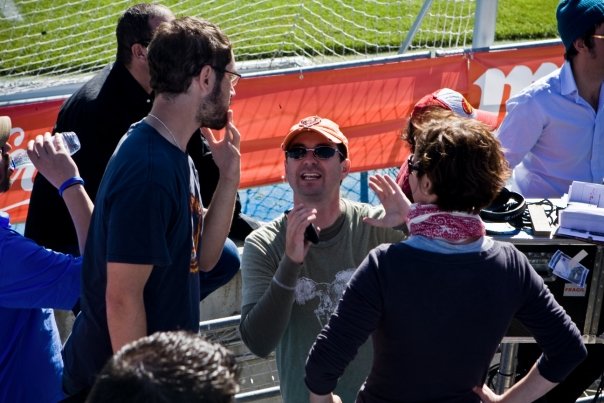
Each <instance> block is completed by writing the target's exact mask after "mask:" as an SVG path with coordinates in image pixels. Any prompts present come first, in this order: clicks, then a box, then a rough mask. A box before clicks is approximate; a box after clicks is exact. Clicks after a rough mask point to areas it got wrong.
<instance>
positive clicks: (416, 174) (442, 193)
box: [408, 111, 509, 214]
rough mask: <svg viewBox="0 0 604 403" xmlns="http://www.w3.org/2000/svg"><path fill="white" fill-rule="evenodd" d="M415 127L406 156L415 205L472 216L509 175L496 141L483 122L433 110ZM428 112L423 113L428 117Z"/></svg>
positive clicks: (493, 196)
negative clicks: (433, 114) (412, 147)
mask: <svg viewBox="0 0 604 403" xmlns="http://www.w3.org/2000/svg"><path fill="white" fill-rule="evenodd" d="M437 113H438V114H439V118H437V119H430V120H428V121H426V123H425V124H423V125H422V126H420V127H418V130H417V131H416V137H415V152H414V153H413V154H411V155H410V156H409V160H408V165H409V172H410V175H409V186H410V189H411V192H412V194H413V200H414V201H415V202H416V203H433V204H436V205H437V206H438V207H439V208H440V209H441V210H444V211H462V212H466V213H470V214H478V213H479V212H480V210H481V209H482V208H484V207H486V206H488V205H489V204H490V203H491V202H492V201H493V199H494V198H495V197H496V196H497V194H498V193H499V192H500V191H501V189H502V188H503V186H504V185H505V182H506V180H507V178H508V176H509V168H508V164H507V161H506V159H505V157H504V155H503V151H502V150H501V146H500V144H499V141H498V140H497V139H496V138H495V136H494V135H493V134H492V132H491V130H490V129H489V127H488V126H486V125H485V124H483V123H481V122H479V121H477V120H474V119H467V118H462V117H459V116H456V115H455V114H454V113H452V112H448V114H449V115H448V116H447V115H446V114H443V113H442V112H440V111H439V112H437ZM430 114H431V112H428V116H429V115H430Z"/></svg>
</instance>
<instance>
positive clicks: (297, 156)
mask: <svg viewBox="0 0 604 403" xmlns="http://www.w3.org/2000/svg"><path fill="white" fill-rule="evenodd" d="M309 151H312V155H314V157H315V158H316V159H319V160H328V159H330V158H331V157H333V156H334V155H336V153H338V154H340V155H341V156H342V157H344V155H343V154H342V153H341V152H340V150H338V149H337V148H333V147H329V146H317V147H315V148H306V147H298V146H296V147H292V148H290V149H289V150H287V151H285V155H286V156H287V157H289V158H291V159H294V160H301V159H302V158H304V157H305V156H306V153H307V152H309Z"/></svg>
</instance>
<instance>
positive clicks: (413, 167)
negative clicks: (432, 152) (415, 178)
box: [407, 154, 424, 174]
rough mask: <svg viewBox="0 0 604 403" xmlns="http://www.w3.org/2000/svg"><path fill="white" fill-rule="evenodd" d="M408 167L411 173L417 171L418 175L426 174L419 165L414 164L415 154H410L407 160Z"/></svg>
mask: <svg viewBox="0 0 604 403" xmlns="http://www.w3.org/2000/svg"><path fill="white" fill-rule="evenodd" d="M407 166H408V167H409V173H411V172H413V171H416V172H417V173H418V174H421V173H423V172H424V170H423V168H422V167H421V165H419V163H414V162H413V154H409V158H407Z"/></svg>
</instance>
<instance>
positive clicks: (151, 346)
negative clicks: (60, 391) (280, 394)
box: [87, 331, 239, 403]
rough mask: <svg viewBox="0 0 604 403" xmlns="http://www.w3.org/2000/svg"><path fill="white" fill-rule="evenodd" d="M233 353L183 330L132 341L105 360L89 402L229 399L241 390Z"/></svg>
mask: <svg viewBox="0 0 604 403" xmlns="http://www.w3.org/2000/svg"><path fill="white" fill-rule="evenodd" d="M237 377H238V368H237V363H236V360H235V357H234V356H233V354H232V353H231V352H230V351H229V350H227V349H226V348H224V347H223V346H221V345H220V344H216V343H211V342H208V341H206V340H204V339H203V338H202V337H201V336H200V335H198V334H196V333H191V332H185V331H172V332H158V333H154V334H152V335H151V336H147V337H143V338H141V339H139V340H137V341H134V342H131V343H129V344H127V345H126V346H124V347H123V348H122V349H120V350H119V351H118V352H117V353H116V354H115V355H114V356H113V358H112V359H111V360H110V361H109V362H108V363H107V364H106V365H105V367H104V368H103V370H102V371H101V373H100V374H99V375H98V377H97V380H96V382H95V384H94V386H93V388H92V391H91V392H90V395H89V396H88V400H87V402H88V403H105V402H106V403H109V402H111V403H114V402H117V403H126V402H128V403H137V402H140V403H143V402H151V403H159V402H162V403H163V402H166V403H167V402H199V403H202V402H205V403H209V402H211V403H231V402H233V401H234V396H235V394H236V393H237V391H238V388H239V387H238V384H237Z"/></svg>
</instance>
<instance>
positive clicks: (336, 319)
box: [305, 251, 383, 395]
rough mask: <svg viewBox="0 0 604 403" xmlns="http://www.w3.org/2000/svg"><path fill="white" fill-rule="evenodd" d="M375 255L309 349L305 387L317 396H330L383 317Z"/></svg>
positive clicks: (364, 264) (358, 273)
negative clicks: (328, 394)
mask: <svg viewBox="0 0 604 403" xmlns="http://www.w3.org/2000/svg"><path fill="white" fill-rule="evenodd" d="M380 283H381V282H380V279H379V273H378V270H377V258H376V255H375V251H372V252H370V253H369V256H367V258H365V260H364V261H363V262H362V263H361V265H360V266H359V268H358V269H357V270H356V272H355V273H354V275H353V277H352V278H351V279H350V283H349V284H348V286H347V287H346V290H345V291H344V295H343V296H342V299H341V300H340V303H339V304H338V307H337V309H336V311H335V312H334V313H333V315H332V316H331V318H330V319H329V323H328V324H327V325H325V327H324V328H323V330H321V333H319V335H318V336H317V340H316V341H315V343H314V345H313V346H312V348H311V349H310V353H309V355H308V359H307V361H306V377H305V382H306V386H307V387H308V389H309V390H310V391H312V392H313V393H316V394H318V395H325V394H327V393H330V392H332V391H333V390H334V389H335V388H336V385H337V383H338V379H339V378H340V377H341V375H342V374H343V373H344V370H345V369H346V367H347V366H348V364H349V363H350V361H352V360H353V359H354V357H355V356H356V354H357V351H358V349H359V347H360V346H361V345H362V344H363V343H365V341H367V338H368V337H369V336H370V335H371V334H372V333H373V331H374V330H375V329H376V328H377V325H378V322H379V320H380V317H381V314H382V306H383V299H382V292H381V285H380Z"/></svg>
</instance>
